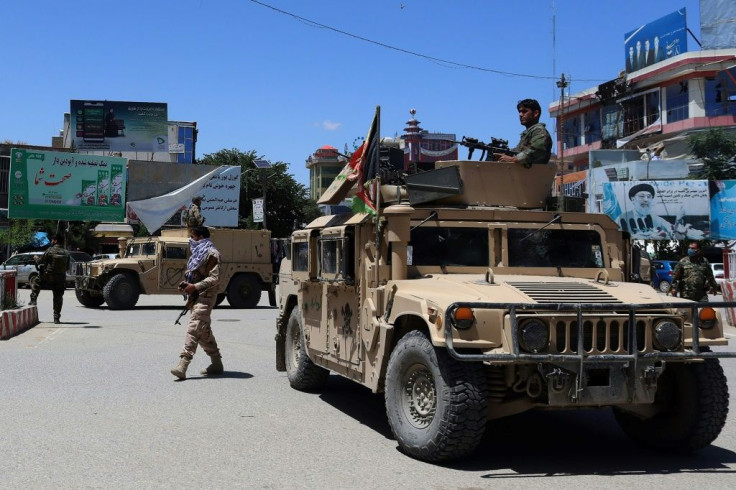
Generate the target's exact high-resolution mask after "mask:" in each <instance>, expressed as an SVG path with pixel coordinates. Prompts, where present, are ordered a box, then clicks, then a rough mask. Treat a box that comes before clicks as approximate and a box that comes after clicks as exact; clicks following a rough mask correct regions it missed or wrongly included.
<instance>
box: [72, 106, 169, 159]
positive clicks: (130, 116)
mask: <svg viewBox="0 0 736 490" xmlns="http://www.w3.org/2000/svg"><path fill="white" fill-rule="evenodd" d="M69 115H70V119H71V121H70V128H71V135H72V138H71V139H72V143H73V144H74V147H75V148H76V149H77V150H83V151H140V152H164V153H168V151H169V143H168V134H169V133H168V131H169V128H168V113H167V106H166V104H165V103H159V102H116V101H110V100H72V101H70V109H69Z"/></svg>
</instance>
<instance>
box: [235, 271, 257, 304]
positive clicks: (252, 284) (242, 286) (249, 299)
mask: <svg viewBox="0 0 736 490" xmlns="http://www.w3.org/2000/svg"><path fill="white" fill-rule="evenodd" d="M260 300H261V285H260V283H259V282H258V279H256V278H255V277H254V276H252V275H250V274H238V275H237V276H235V277H233V278H232V280H231V281H230V285H229V286H228V288H227V302H228V303H230V306H232V307H233V308H254V307H255V306H256V305H257V304H258V302H259V301H260Z"/></svg>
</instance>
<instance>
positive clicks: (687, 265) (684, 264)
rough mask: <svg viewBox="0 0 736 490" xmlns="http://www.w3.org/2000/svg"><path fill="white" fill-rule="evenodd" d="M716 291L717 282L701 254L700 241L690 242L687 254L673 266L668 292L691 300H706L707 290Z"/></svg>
mask: <svg viewBox="0 0 736 490" xmlns="http://www.w3.org/2000/svg"><path fill="white" fill-rule="evenodd" d="M709 289H710V291H711V294H717V293H718V283H717V282H716V279H715V277H713V269H711V267H710V264H709V263H708V259H706V258H705V257H704V256H703V251H702V250H701V249H700V243H698V242H690V244H689V245H688V249H687V256H686V257H683V258H682V259H680V261H679V262H678V263H677V265H676V266H675V272H674V274H673V276H672V285H671V286H670V290H669V294H671V295H672V296H677V293H678V292H679V293H680V297H681V298H685V299H690V300H692V301H708V290H709Z"/></svg>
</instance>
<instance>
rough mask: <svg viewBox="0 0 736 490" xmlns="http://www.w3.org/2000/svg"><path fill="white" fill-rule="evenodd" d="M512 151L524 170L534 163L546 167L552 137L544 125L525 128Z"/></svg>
mask: <svg viewBox="0 0 736 490" xmlns="http://www.w3.org/2000/svg"><path fill="white" fill-rule="evenodd" d="M513 151H515V152H517V154H516V158H517V159H518V161H519V163H522V164H524V166H525V167H526V168H529V167H531V166H532V165H533V164H535V163H538V164H542V165H546V164H547V163H548V162H549V157H550V155H552V137H551V136H550V135H549V132H548V131H547V128H546V127H545V125H544V123H536V124H534V125H532V126H529V127H528V128H526V129H525V130H524V131H523V132H522V133H521V139H520V140H519V144H518V145H516V148H514V149H513Z"/></svg>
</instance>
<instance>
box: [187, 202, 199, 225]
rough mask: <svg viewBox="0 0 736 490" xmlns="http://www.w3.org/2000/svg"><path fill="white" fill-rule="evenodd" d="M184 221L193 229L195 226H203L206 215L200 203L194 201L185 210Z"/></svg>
mask: <svg viewBox="0 0 736 490" xmlns="http://www.w3.org/2000/svg"><path fill="white" fill-rule="evenodd" d="M184 223H185V224H186V225H187V228H189V229H191V228H193V227H195V226H202V224H203V223H204V217H203V216H202V211H201V210H200V209H199V205H198V204H197V203H196V202H193V203H192V205H191V206H189V209H188V210H186V211H184Z"/></svg>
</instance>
